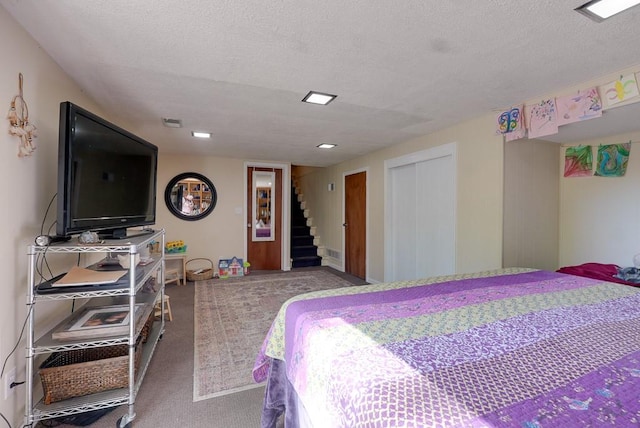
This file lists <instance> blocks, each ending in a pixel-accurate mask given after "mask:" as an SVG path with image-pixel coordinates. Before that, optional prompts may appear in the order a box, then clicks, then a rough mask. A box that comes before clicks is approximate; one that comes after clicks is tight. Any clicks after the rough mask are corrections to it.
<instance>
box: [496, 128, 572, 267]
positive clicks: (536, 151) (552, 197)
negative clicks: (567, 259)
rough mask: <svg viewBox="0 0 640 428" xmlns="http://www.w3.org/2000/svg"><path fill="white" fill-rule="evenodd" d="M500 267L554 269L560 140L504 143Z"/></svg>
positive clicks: (557, 226)
mask: <svg viewBox="0 0 640 428" xmlns="http://www.w3.org/2000/svg"><path fill="white" fill-rule="evenodd" d="M504 152H505V155H504V171H505V172H504V220H503V223H504V227H503V230H504V232H503V257H502V260H503V263H502V265H503V267H514V266H515V267H517V266H524V267H531V268H538V269H546V270H552V271H553V270H556V269H558V267H559V266H558V239H559V238H558V233H559V221H558V215H559V211H560V207H559V204H560V198H559V192H560V188H559V186H560V173H559V171H558V159H559V158H560V145H559V144H557V143H550V142H546V141H535V140H521V141H513V142H509V143H506V144H505V147H504Z"/></svg>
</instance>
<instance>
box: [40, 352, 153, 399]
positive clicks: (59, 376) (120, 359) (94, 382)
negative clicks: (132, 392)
mask: <svg viewBox="0 0 640 428" xmlns="http://www.w3.org/2000/svg"><path fill="white" fill-rule="evenodd" d="M139 348H140V343H138V345H136V351H135V355H134V366H135V370H136V372H137V371H138V367H139V366H140V355H141V354H142V352H141V350H140V349H139ZM128 349H129V345H127V344H122V345H115V346H103V347H99V348H86V349H74V350H72V351H62V352H55V353H53V354H51V355H50V356H49V358H47V359H46V360H45V361H44V362H43V363H42V365H41V366H40V370H39V373H40V379H41V380H42V389H43V391H44V403H45V404H51V403H54V402H56V401H61V400H66V399H68V398H72V397H80V396H83V395H88V394H95V393H96V392H101V391H107V390H109V389H116V388H126V387H128V386H129V355H128Z"/></svg>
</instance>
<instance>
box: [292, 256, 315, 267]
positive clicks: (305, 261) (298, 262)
mask: <svg viewBox="0 0 640 428" xmlns="http://www.w3.org/2000/svg"><path fill="white" fill-rule="evenodd" d="M321 264H322V257H320V256H307V257H294V258H293V263H292V267H294V268H297V267H308V266H320V265H321Z"/></svg>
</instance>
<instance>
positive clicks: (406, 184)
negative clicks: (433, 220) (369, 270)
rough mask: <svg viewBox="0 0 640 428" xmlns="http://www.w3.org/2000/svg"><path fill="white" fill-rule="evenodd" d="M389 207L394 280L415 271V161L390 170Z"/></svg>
mask: <svg viewBox="0 0 640 428" xmlns="http://www.w3.org/2000/svg"><path fill="white" fill-rule="evenodd" d="M390 178H391V199H392V202H391V210H392V217H393V219H394V222H395V224H399V225H402V227H398V228H395V233H394V234H393V236H392V237H391V245H392V247H393V249H392V251H391V253H392V254H393V258H392V261H391V263H392V264H393V272H394V273H395V275H394V278H393V281H402V280H405V279H413V278H414V276H415V270H416V251H415V249H416V227H417V222H416V220H417V212H416V209H415V203H416V201H415V198H414V196H415V194H416V166H415V164H410V165H404V166H399V167H396V168H393V169H392V170H391V177H390Z"/></svg>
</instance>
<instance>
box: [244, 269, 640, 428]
mask: <svg viewBox="0 0 640 428" xmlns="http://www.w3.org/2000/svg"><path fill="white" fill-rule="evenodd" d="M639 308H640V289H639V288H634V287H629V286H626V285H622V284H614V283H610V282H603V281H601V280H595V279H590V278H585V277H578V276H573V275H567V274H562V273H556V272H546V271H539V270H532V269H504V270H498V271H492V272H482V273H477V274H469V275H458V276H450V277H438V278H431V279H429V280H421V281H413V282H398V283H386V284H377V285H368V286H362V287H349V288H345V289H340V290H331V291H323V292H316V293H309V294H305V295H301V296H297V297H295V298H294V299H291V300H290V301H288V302H287V303H285V305H283V307H282V309H281V310H280V313H279V314H278V316H277V318H276V319H275V320H274V322H273V324H272V326H271V329H270V331H269V333H268V335H267V337H266V339H265V341H264V344H263V347H262V349H261V351H260V353H259V355H258V357H257V359H256V365H255V368H254V378H255V380H256V381H258V382H260V381H264V380H266V379H267V378H268V377H269V376H270V375H271V376H273V374H272V373H271V372H270V370H269V367H270V366H273V365H274V363H278V364H282V365H283V366H284V367H286V382H284V383H283V382H275V381H274V382H271V383H270V384H269V386H268V388H286V387H287V386H289V387H292V388H293V389H294V390H295V394H296V396H297V397H298V398H299V401H300V402H301V403H302V404H303V406H304V409H305V411H306V414H307V415H308V417H309V418H310V419H311V421H312V422H313V426H314V427H315V428H322V427H425V426H429V427H432V426H433V427H503V426H504V427H514V426H519V427H558V426H562V427H572V426H575V427H585V426H608V425H619V426H638V425H640V393H639V391H640V310H639ZM269 392H271V393H275V392H277V391H268V394H269Z"/></svg>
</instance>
